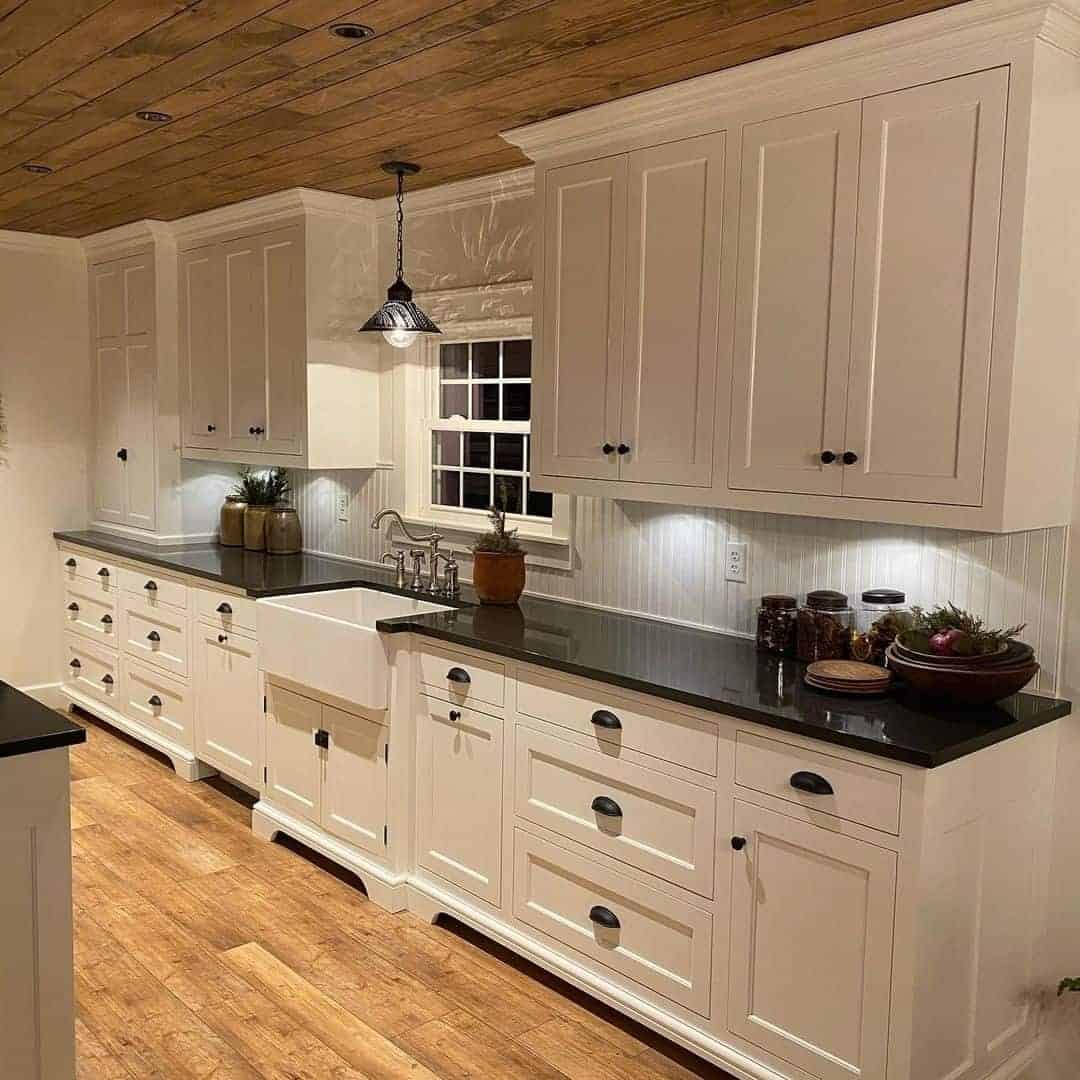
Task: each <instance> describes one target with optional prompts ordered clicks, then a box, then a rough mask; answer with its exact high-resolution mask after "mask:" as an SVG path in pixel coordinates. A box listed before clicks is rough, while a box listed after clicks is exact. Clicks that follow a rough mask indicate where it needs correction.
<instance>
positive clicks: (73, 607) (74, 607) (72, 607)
mask: <svg viewBox="0 0 1080 1080" xmlns="http://www.w3.org/2000/svg"><path fill="white" fill-rule="evenodd" d="M78 610H79V605H78V604H76V603H75V601H74V600H72V601H71V603H70V604H68V611H78Z"/></svg>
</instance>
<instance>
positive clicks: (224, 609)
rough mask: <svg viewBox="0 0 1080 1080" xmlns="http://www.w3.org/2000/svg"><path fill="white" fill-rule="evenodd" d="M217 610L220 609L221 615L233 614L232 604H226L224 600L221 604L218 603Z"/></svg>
mask: <svg viewBox="0 0 1080 1080" xmlns="http://www.w3.org/2000/svg"><path fill="white" fill-rule="evenodd" d="M217 610H218V614H219V615H231V614H232V607H231V605H229V604H226V603H225V602H224V601H222V602H221V603H220V604H218V606H217Z"/></svg>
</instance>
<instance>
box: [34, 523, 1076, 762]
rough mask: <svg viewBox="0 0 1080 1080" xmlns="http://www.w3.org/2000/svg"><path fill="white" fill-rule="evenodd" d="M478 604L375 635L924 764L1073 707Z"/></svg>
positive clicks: (698, 637) (301, 575)
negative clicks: (432, 641) (854, 678)
mask: <svg viewBox="0 0 1080 1080" xmlns="http://www.w3.org/2000/svg"><path fill="white" fill-rule="evenodd" d="M55 536H56V538H57V539H58V540H62V541H66V542H67V543H71V544H76V545H80V546H84V547H90V548H93V549H95V550H97V551H104V552H108V553H111V554H114V555H118V556H122V557H127V558H130V559H135V560H138V561H140V562H146V563H150V564H152V565H154V566H160V567H162V568H163V569H168V570H176V571H179V572H182V573H186V574H193V575H195V576H196V577H201V578H205V579H207V580H210V581H215V582H218V583H220V584H227V585H233V586H236V587H238V588H241V589H246V590H247V592H248V594H249V595H250V596H255V597H259V596H275V595H282V594H286V593H298V592H316V591H320V590H325V589H335V588H349V587H354V586H367V587H369V588H376V589H381V590H384V591H388V592H398V591H399V590H397V589H395V588H394V587H393V574H392V573H391V572H389V571H384V570H382V569H380V568H378V567H373V566H367V565H363V564H359V563H351V562H347V561H345V560H339V559H330V558H325V557H322V556H315V555H294V556H265V555H257V554H253V553H250V552H243V551H238V550H237V549H235V548H222V547H218V546H217V545H211V544H198V545H190V544H189V545H183V546H177V547H173V548H166V547H157V546H154V545H149V544H140V543H136V542H133V541H129V540H125V539H122V538H117V537H113V536H110V535H108V534H105V533H97V532H79V533H56V534H55ZM408 595H410V596H412V595H415V594H414V593H409V594H408ZM471 600H472V595H471V593H470V592H469V591H468V590H466V591H465V593H464V596H463V599H462V603H461V605H460V606H458V607H457V608H455V610H453V611H448V612H444V613H440V614H434V615H410V616H407V617H405V618H402V619H389V620H386V621H384V622H381V623H379V624H378V627H379V629H380V630H381V631H383V632H385V633H416V634H420V635H423V636H426V637H432V638H438V639H440V640H442V641H447V642H451V643H454V644H458V645H465V646H468V647H470V648H474V649H479V650H481V651H486V652H492V653H498V654H499V655H501V656H507V657H510V658H511V659H515V660H524V661H527V662H528V663H532V664H537V665H539V666H542V667H547V668H555V669H557V670H559V671H565V672H568V673H570V674H572V675H581V676H584V677H586V678H590V679H596V680H598V681H600V682H605V683H609V684H612V685H615V686H622V687H625V688H627V689H630V690H638V691H641V692H642V693H645V694H651V695H654V696H656V697H660V698H666V699H668V700H670V701H675V702H680V703H682V704H684V705H692V706H696V707H698V708H702V709H707V710H709V711H712V712H719V713H725V714H727V715H729V716H735V717H738V718H740V719H744V720H751V721H753V722H755V723H759V724H764V725H766V726H767V727H772V728H777V729H780V730H782V731H791V732H795V733H797V734H800V735H807V736H809V737H810V738H814V739H820V740H822V741H824V742H831V743H836V744H837V745H840V746H847V747H850V748H851V749H854V750H862V751H865V752H867V753H870V754H875V755H877V756H878V757H884V758H891V759H893V760H895V761H904V762H908V763H910V764H913V765H920V766H924V767H932V766H935V765H943V764H944V763H946V762H948V761H953V760H955V759H956V758H959V757H964V756H965V755H967V754H970V753H973V752H974V751H976V750H980V749H982V748H983V747H986V746H991V745H993V744H994V743H997V742H1002V741H1003V740H1005V739H1008V738H1011V737H1012V736H1013V735H1019V734H1021V733H1022V732H1025V731H1029V730H1031V729H1032V728H1036V727H1039V726H1041V725H1042V724H1047V723H1049V722H1050V721H1052V720H1056V719H1058V718H1059V717H1062V716H1065V715H1067V714H1068V712H1069V710H1070V703H1069V702H1067V701H1061V700H1059V699H1056V698H1046V697H1038V696H1036V695H1033V694H1016V695H1014V696H1013V697H1011V698H1008V699H1006V700H1005V701H1001V702H998V704H997V705H992V706H986V707H983V708H978V709H963V710H959V709H950V708H948V707H947V706H943V705H941V704H939V703H935V702H929V701H926V700H922V699H919V698H918V697H916V696H915V695H913V694H910V693H909V692H907V691H905V690H903V689H902V688H901V689H900V690H898V691H896V692H894V693H892V694H890V695H887V696H883V697H880V698H850V697H844V696H842V695H838V694H827V693H822V692H821V691H818V690H814V689H812V688H811V687H809V686H806V684H805V683H804V682H803V678H802V675H803V670H804V665H803V664H800V663H799V662H798V661H795V660H781V659H778V658H776V657H773V656H769V655H767V654H764V653H760V652H758V650H757V648H756V646H755V644H754V642H753V641H749V640H747V639H745V638H740V637H734V636H732V635H729V634H721V633H717V632H715V631H710V630H696V629H693V628H691V627H685V626H679V625H676V624H673V623H666V622H662V621H659V620H656V619H645V618H640V617H636V616H632V615H621V614H617V613H614V612H606V611H599V610H596V609H593V608H584V607H578V606H576V605H572V604H562V603H559V602H557V601H554V600H538V599H531V598H528V597H524V598H523V599H522V601H521V604H520V605H519V606H518V607H512V608H499V607H481V606H477V605H475V604H472V603H470V602H469V601H471ZM439 602H440V603H445V601H442V600H440V601H439Z"/></svg>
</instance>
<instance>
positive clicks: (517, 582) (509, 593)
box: [473, 551, 525, 604]
mask: <svg viewBox="0 0 1080 1080" xmlns="http://www.w3.org/2000/svg"><path fill="white" fill-rule="evenodd" d="M473 588H474V589H475V590H476V595H477V598H478V599H479V600H480V603H481V604H516V603H517V602H518V598H519V597H520V596H521V592H522V590H523V589H524V588H525V553H524V552H523V551H515V552H500V551H474V552H473Z"/></svg>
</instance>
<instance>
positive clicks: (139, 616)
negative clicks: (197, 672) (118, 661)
mask: <svg viewBox="0 0 1080 1080" xmlns="http://www.w3.org/2000/svg"><path fill="white" fill-rule="evenodd" d="M123 622H124V626H123V642H124V652H125V653H127V654H128V656H134V657H136V658H137V659H139V660H143V661H145V662H146V663H148V664H153V665H154V666H155V667H158V668H162V669H164V670H165V671H168V672H171V673H172V674H173V675H179V676H180V677H181V678H187V675H188V672H189V670H190V668H191V662H190V653H191V648H190V641H189V637H188V624H187V615H185V614H184V613H183V612H182V611H175V610H173V609H172V608H166V607H163V606H162V605H160V604H155V603H152V602H151V601H149V600H144V599H142V598H141V597H137V596H126V597H125V598H124V619H123Z"/></svg>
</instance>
